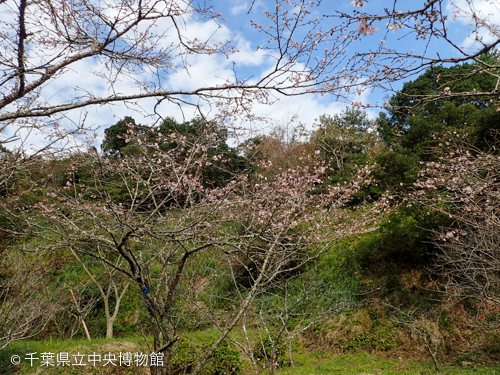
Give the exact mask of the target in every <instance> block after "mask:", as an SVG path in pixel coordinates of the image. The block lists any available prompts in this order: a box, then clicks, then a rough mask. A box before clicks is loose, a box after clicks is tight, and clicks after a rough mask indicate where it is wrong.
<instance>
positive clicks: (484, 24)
mask: <svg viewBox="0 0 500 375" xmlns="http://www.w3.org/2000/svg"><path fill="white" fill-rule="evenodd" d="M446 9H447V12H448V15H449V18H450V19H453V20H456V21H457V22H459V23H460V24H461V25H462V26H461V30H460V31H463V27H464V26H465V27H466V30H467V36H465V38H464V40H463V42H462V44H463V46H464V47H466V48H481V46H482V43H484V44H488V43H491V42H493V41H495V40H497V39H498V38H500V26H499V25H500V1H499V0H474V1H470V0H449V2H448V4H447V7H446Z"/></svg>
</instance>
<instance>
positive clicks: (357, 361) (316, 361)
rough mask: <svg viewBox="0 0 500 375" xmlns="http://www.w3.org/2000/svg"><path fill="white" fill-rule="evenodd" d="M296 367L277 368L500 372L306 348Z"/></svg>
mask: <svg viewBox="0 0 500 375" xmlns="http://www.w3.org/2000/svg"><path fill="white" fill-rule="evenodd" d="M294 364H295V367H285V368H283V369H280V370H278V371H277V374H281V375H285V374H286V375H316V374H318V375H319V374H345V375H351V374H352V375H360V374H364V375H382V374H383V375H393V374H394V375H396V374H397V375H423V374H464V375H465V374H484V375H500V367H496V368H493V367H488V368H479V367H476V366H474V367H472V366H471V367H469V368H464V367H462V366H458V367H452V366H442V368H441V369H440V372H436V371H435V369H434V365H433V363H432V361H420V362H415V361H406V360H404V359H400V360H398V359H387V358H383V357H377V356H372V355H369V354H366V353H361V354H357V355H338V356H331V355H326V354H325V353H322V352H313V353H307V352H305V351H304V350H300V351H299V352H296V353H295V355H294Z"/></svg>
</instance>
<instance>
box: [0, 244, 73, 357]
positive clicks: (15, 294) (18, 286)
mask: <svg viewBox="0 0 500 375" xmlns="http://www.w3.org/2000/svg"><path fill="white" fill-rule="evenodd" d="M38 260H39V259H38ZM0 261H1V262H2V270H1V271H0V350H1V349H3V348H5V347H6V346H7V345H9V344H10V343H12V342H14V341H18V340H24V339H27V338H30V337H34V336H36V335H37V334H38V333H40V332H41V331H42V330H43V329H44V327H45V326H46V325H47V323H48V322H49V321H50V319H51V318H53V317H54V316H55V315H56V313H57V312H58V311H60V310H61V309H62V308H63V307H64V305H65V302H64V301H65V299H64V298H61V297H62V293H61V291H60V290H57V289H54V288H50V289H49V286H48V285H47V284H48V278H47V269H46V268H44V267H43V265H41V264H37V262H36V261H34V260H33V259H28V258H27V257H25V256H24V255H23V254H22V253H21V254H20V253H12V252H6V251H5V249H2V251H1V252H0Z"/></svg>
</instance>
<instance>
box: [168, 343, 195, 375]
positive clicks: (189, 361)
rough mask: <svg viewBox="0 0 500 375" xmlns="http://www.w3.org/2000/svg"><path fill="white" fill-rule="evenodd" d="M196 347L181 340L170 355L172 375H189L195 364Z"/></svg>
mask: <svg viewBox="0 0 500 375" xmlns="http://www.w3.org/2000/svg"><path fill="white" fill-rule="evenodd" d="M196 358H197V353H196V347H195V346H194V345H192V344H190V343H189V341H187V340H186V339H183V340H182V341H181V342H180V344H179V346H178V347H177V348H176V350H175V351H174V352H173V353H172V362H171V364H172V370H173V372H174V374H189V373H190V372H191V371H192V367H193V364H194V363H195V362H196Z"/></svg>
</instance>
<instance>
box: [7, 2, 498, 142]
mask: <svg viewBox="0 0 500 375" xmlns="http://www.w3.org/2000/svg"><path fill="white" fill-rule="evenodd" d="M110 1H114V0H110ZM353 3H355V2H353V1H351V0H328V1H325V0H323V1H322V2H320V5H319V6H314V7H311V8H310V10H311V14H310V19H311V20H312V19H316V18H317V19H318V20H319V27H322V28H323V30H325V31H326V30H329V29H330V28H332V27H335V26H336V25H337V24H338V23H339V22H340V21H339V20H338V19H337V18H333V17H325V16H326V15H333V14H337V13H336V12H346V13H352V12H354V11H360V12H367V13H372V14H380V13H381V12H383V9H384V8H385V7H388V6H391V7H392V6H393V2H392V1H389V0H385V1H384V0H369V1H366V0H365V1H364V3H363V6H362V7H357V6H354V5H353ZM423 3H424V1H423V0H419V1H417V0H413V1H410V0H399V1H397V2H396V5H394V8H395V9H396V11H397V10H401V11H406V10H409V9H415V8H416V7H421V6H422V4H423ZM208 4H211V5H213V7H214V11H215V12H217V13H222V18H223V19H225V20H226V21H221V22H220V23H216V22H214V21H212V20H206V19H202V18H201V17H198V16H193V17H191V18H186V20H185V23H184V24H183V25H181V29H182V32H183V34H185V35H186V36H187V37H188V38H189V39H191V40H193V39H194V38H198V39H200V40H203V39H207V38H208V39H210V41H211V42H219V41H221V42H227V41H229V40H230V43H231V44H233V45H234V46H235V48H236V49H237V50H238V52H237V53H233V54H230V55H229V56H227V57H225V56H218V55H212V56H207V55H203V56H196V55H190V56H187V57H186V62H187V66H186V68H185V69H179V70H177V72H176V73H175V74H174V73H172V72H169V73H170V74H168V75H166V78H165V80H166V82H165V86H167V87H169V88H170V89H172V90H176V89H179V90H189V89H196V88H199V87H205V86H210V85H216V84H220V83H223V82H225V81H226V80H232V79H233V78H234V75H233V69H234V70H236V71H237V74H238V77H239V78H240V79H249V80H250V81H252V80H254V81H255V80H258V79H259V78H260V77H262V76H264V75H265V74H266V72H268V71H269V70H270V69H271V67H272V66H273V65H274V64H275V62H276V56H275V55H274V54H273V51H270V50H266V49H265V46H269V44H268V43H267V38H266V37H265V35H264V33H262V32H258V29H257V28H256V27H255V26H252V22H253V23H254V24H260V25H262V27H263V28H264V29H265V28H266V27H268V26H269V25H270V23H269V19H268V17H266V15H265V12H266V11H268V12H271V11H272V10H273V9H275V4H276V2H275V1H272V0H255V1H254V2H253V5H252V1H251V0H232V1H227V0H212V1H210V2H208ZM250 8H251V11H250ZM288 8H289V9H290V10H291V11H292V10H293V9H292V8H291V7H290V6H289V5H288ZM457 10H459V12H457ZM471 10H474V11H475V12H476V14H477V15H478V16H479V19H481V18H485V19H486V18H487V19H489V20H490V21H491V24H492V25H493V26H494V28H493V29H491V30H489V31H486V30H484V29H479V31H478V32H477V34H473V35H468V34H469V33H470V30H471V29H472V27H471V26H470V24H471V17H470V14H468V12H470V11H471ZM249 11H250V13H248V12H249ZM442 12H443V13H445V14H446V15H447V16H448V27H449V29H448V34H449V35H450V38H451V39H452V40H453V41H454V42H455V43H456V44H457V46H460V47H463V48H465V49H466V50H467V51H468V52H469V51H474V50H477V48H478V47H479V45H478V44H477V43H476V42H475V41H474V40H475V39H476V38H483V40H484V41H485V42H489V41H491V40H493V38H495V37H496V38H500V35H499V31H498V25H500V0H445V1H444V3H443V8H442ZM6 14H8V13H6V12H0V18H2V17H8V16H5V15H6ZM454 16H458V17H457V18H456V19H455V20H454V19H453V17H454ZM358 26H359V23H355V24H353V25H351V27H350V31H352V32H354V34H355V35H357V33H356V28H357V27H358ZM372 26H373V27H377V28H378V30H377V31H376V32H374V33H373V35H370V34H367V35H366V36H360V37H359V38H358V39H357V40H355V41H354V42H353V43H351V44H350V45H349V46H348V47H347V50H346V54H347V55H346V56H349V55H352V54H354V53H356V52H370V51H373V50H376V49H377V48H378V46H379V45H380V43H381V41H382V40H384V44H385V45H386V46H387V47H388V48H392V49H394V50H397V51H398V52H410V51H412V50H413V51H415V53H421V54H425V55H426V56H436V54H437V53H440V55H441V56H442V57H445V56H446V57H455V56H457V55H458V53H457V51H456V50H454V49H453V48H451V47H450V46H449V45H448V44H445V43H442V42H440V41H438V40H434V39H431V40H430V42H429V41H428V40H416V39H415V37H414V36H413V35H411V34H408V31H407V30H406V29H405V28H404V27H403V28H402V29H399V30H390V28H389V27H388V25H387V21H382V22H379V23H374V24H373V25H372ZM159 27H160V28H161V25H159ZM341 31H342V30H341ZM491 32H493V34H495V35H491ZM263 47H264V48H263ZM323 47H325V48H327V49H328V48H330V47H331V44H330V45H326V44H325V45H320V46H318V56H313V58H314V57H317V58H318V59H320V58H321V53H322V51H323ZM332 62H333V63H336V60H335V59H334V60H332ZM417 64H418V62H417ZM301 66H302V65H300V64H298V65H297V66H296V68H298V69H300V67H301ZM339 67H342V65H341V64H340V65H339ZM304 68H305V65H304ZM99 69H100V67H99V65H98V64H97V63H96V61H95V60H86V61H80V62H78V63H76V64H74V65H73V66H71V68H70V69H68V70H67V72H66V73H65V74H64V75H62V76H61V77H59V78H58V79H57V80H56V81H54V82H52V83H50V84H49V85H47V86H46V87H45V89H44V90H45V91H44V94H43V95H44V96H45V98H46V99H47V100H49V102H54V103H55V102H63V101H65V100H67V98H68V96H71V95H78V94H79V93H81V92H84V91H87V92H92V93H93V94H94V95H95V96H98V95H102V96H106V95H109V93H110V92H109V87H107V85H106V81H105V80H103V79H102V77H100V76H99V75H98V74H96V72H98V71H99ZM137 78H139V79H144V80H147V79H148V78H149V77H148V76H147V73H145V72H144V73H142V75H141V74H139V76H138V77H137ZM341 82H342V81H341ZM339 86H342V83H340V85H339ZM401 86H402V82H396V83H394V84H393V85H392V89H393V90H398V89H400V88H401ZM75 87H78V90H81V91H78V90H75ZM115 90H118V92H120V93H130V92H133V91H134V90H137V88H136V87H134V86H132V85H131V83H130V82H129V81H127V80H126V79H124V80H122V81H119V82H118V83H117V85H116V87H115ZM391 94H392V92H390V91H385V90H382V89H373V88H371V87H367V88H365V90H364V91H363V92H361V93H360V94H359V95H358V94H352V95H350V96H348V97H345V98H344V99H343V100H339V99H338V98H337V97H336V96H334V95H324V96H322V95H313V94H308V95H304V96H298V97H291V98H290V97H280V96H277V95H273V96H272V97H271V99H272V100H271V101H272V103H273V104H272V105H264V104H259V103H257V102H255V105H254V106H253V111H254V112H255V114H256V115H258V116H261V117H263V118H266V119H268V121H267V122H265V123H257V122H255V123H252V124H250V125H249V126H251V127H253V128H254V129H256V130H263V129H264V130H265V129H269V128H270V127H272V126H273V124H274V125H275V124H280V125H283V124H287V123H289V122H294V123H295V124H298V123H302V124H304V125H306V127H308V128H311V126H312V125H313V123H314V121H315V119H316V118H318V117H319V116H320V115H321V114H334V113H338V112H339V111H341V110H343V109H344V108H345V107H346V105H348V104H349V101H356V102H361V103H363V104H365V105H367V104H368V103H369V104H370V105H371V108H370V109H368V112H369V115H370V116H371V117H375V116H376V115H377V113H378V112H379V111H380V109H378V108H376V107H375V106H376V105H377V104H378V105H379V106H383V103H384V101H385V99H384V98H385V97H386V96H387V95H391ZM155 104H156V100H154V99H147V100H143V101H141V102H139V103H138V105H137V106H134V105H124V104H115V105H105V106H100V107H93V108H88V109H87V111H88V113H83V112H80V111H74V112H69V113H68V114H67V117H66V119H63V122H65V123H66V126H68V127H71V126H72V125H71V124H72V123H73V124H78V123H80V122H81V121H82V119H83V118H84V117H86V124H87V125H88V126H90V127H92V128H99V131H98V132H99V133H100V134H102V131H103V129H104V128H106V127H108V126H110V125H112V124H114V123H116V122H117V121H118V120H120V119H121V118H123V117H125V116H132V117H134V118H136V120H137V121H138V122H140V123H153V122H154V117H146V116H145V115H147V114H151V113H153V108H154V106H155ZM202 109H203V110H204V112H205V114H206V115H207V116H208V117H210V116H213V115H215V112H216V111H217V108H215V107H212V108H210V107H209V106H207V105H205V104H203V105H202ZM157 110H158V112H159V113H160V114H161V115H162V116H164V117H166V116H173V117H175V118H177V119H178V120H183V119H190V118H192V117H193V116H194V115H195V114H196V113H195V112H193V109H192V108H190V107H185V106H184V107H183V106H181V107H179V106H176V105H173V104H169V103H163V104H161V105H159V106H158V107H157ZM292 120H293V121H292ZM31 137H32V139H33V140H32V142H33V143H35V144H36V143H38V142H40V141H41V139H42V138H43V134H42V133H36V132H33V133H32V134H31Z"/></svg>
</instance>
